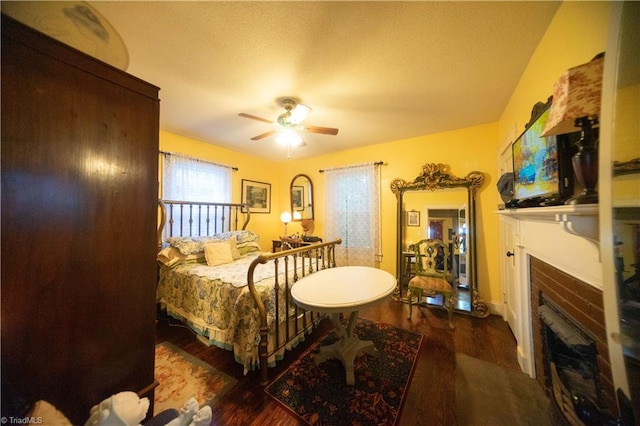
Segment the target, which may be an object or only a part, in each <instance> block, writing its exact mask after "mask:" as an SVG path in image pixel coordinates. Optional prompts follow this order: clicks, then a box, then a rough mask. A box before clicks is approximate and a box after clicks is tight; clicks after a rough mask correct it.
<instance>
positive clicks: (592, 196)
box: [542, 53, 604, 204]
mask: <svg viewBox="0 0 640 426" xmlns="http://www.w3.org/2000/svg"><path fill="white" fill-rule="evenodd" d="M603 69H604V53H600V54H598V55H597V56H596V57H595V58H593V59H592V60H591V61H590V62H587V63H586V64H582V65H578V66H577V67H573V68H570V69H569V70H567V71H566V72H565V73H564V74H562V75H561V76H560V79H559V80H558V81H557V82H556V84H555V86H554V89H553V103H552V104H551V111H550V113H549V119H548V120H547V125H546V126H545V128H544V130H543V131H542V136H555V135H562V134H565V133H573V132H576V131H580V132H581V138H580V140H579V141H578V142H577V146H578V151H577V152H576V153H575V154H574V156H573V157H572V159H571V162H572V164H573V171H574V172H575V175H576V178H577V179H578V181H579V182H580V183H581V184H582V187H583V188H584V190H583V192H582V194H580V195H578V196H577V197H573V198H571V199H569V200H568V201H567V202H566V203H567V204H592V203H597V202H598V193H597V192H596V189H595V187H596V184H597V183H598V128H594V126H596V125H597V124H598V116H599V115H600V98H601V94H602V72H603Z"/></svg>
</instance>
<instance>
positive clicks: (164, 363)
mask: <svg viewBox="0 0 640 426" xmlns="http://www.w3.org/2000/svg"><path fill="white" fill-rule="evenodd" d="M155 375H156V380H157V381H158V382H159V383H160V385H159V386H158V387H157V388H156V391H155V398H154V408H153V412H154V415H155V414H158V413H159V412H161V411H162V410H165V409H167V408H176V409H178V410H179V409H180V408H182V406H183V405H184V403H185V402H186V401H187V400H188V399H189V398H191V397H192V396H193V397H195V398H196V399H197V400H198V403H199V404H200V406H201V407H202V406H204V405H209V406H211V405H212V404H213V403H215V402H216V401H218V400H219V399H220V398H222V396H223V395H225V394H226V393H227V392H228V391H229V390H230V389H231V388H232V387H233V386H234V385H235V384H236V383H237V380H236V379H234V378H233V377H231V376H228V375H226V374H224V373H222V372H221V371H218V370H216V369H215V368H213V367H211V366H210V365H209V364H207V363H205V362H203V361H201V360H199V359H198V358H196V357H194V356H192V355H190V354H188V353H186V352H185V351H183V350H182V349H180V348H178V347H177V346H175V345H173V344H171V343H169V342H162V343H159V344H157V345H156V367H155Z"/></svg>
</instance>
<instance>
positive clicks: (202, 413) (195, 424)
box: [189, 405, 213, 426]
mask: <svg viewBox="0 0 640 426" xmlns="http://www.w3.org/2000/svg"><path fill="white" fill-rule="evenodd" d="M212 415H213V413H212V412H211V407H209V406H208V405H205V406H204V407H202V408H201V409H199V410H198V412H197V413H196V415H195V416H193V421H192V422H191V424H190V425H189V426H210V425H211V417H212Z"/></svg>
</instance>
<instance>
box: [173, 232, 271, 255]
mask: <svg viewBox="0 0 640 426" xmlns="http://www.w3.org/2000/svg"><path fill="white" fill-rule="evenodd" d="M230 238H235V240H236V242H238V243H247V242H257V241H258V240H259V239H260V238H259V237H258V234H256V233H255V232H252V231H246V230H245V231H229V232H223V233H221V234H215V235H210V236H204V237H170V238H167V242H168V243H169V244H171V245H172V246H173V247H175V248H177V249H178V250H180V252H181V253H182V254H193V253H201V252H204V246H205V244H207V243H210V242H213V241H222V240H228V239H230ZM258 250H260V248H259V247H258Z"/></svg>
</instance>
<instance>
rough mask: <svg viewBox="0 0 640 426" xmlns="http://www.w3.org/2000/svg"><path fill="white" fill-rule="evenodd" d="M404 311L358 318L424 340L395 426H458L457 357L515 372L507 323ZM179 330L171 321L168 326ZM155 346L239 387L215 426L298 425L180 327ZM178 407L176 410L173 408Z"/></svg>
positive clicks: (220, 354) (222, 356)
mask: <svg viewBox="0 0 640 426" xmlns="http://www.w3.org/2000/svg"><path fill="white" fill-rule="evenodd" d="M407 314H408V306H407V305H406V304H402V303H398V302H394V301H390V302H388V303H385V304H383V305H380V306H378V307H375V308H371V309H368V310H366V311H362V312H361V313H360V316H361V317H363V318H367V319H369V320H374V321H381V322H386V323H388V324H392V325H395V326H396V327H402V328H405V329H407V330H412V331H415V332H418V333H422V334H423V335H424V339H423V342H422V347H421V350H420V353H419V355H418V361H417V364H416V367H415V370H414V373H413V378H412V380H411V384H410V386H409V389H408V392H407V395H406V397H405V401H404V405H403V407H402V411H401V413H400V418H399V422H398V424H399V425H412V426H413V425H456V424H458V423H457V420H456V414H455V413H456V405H455V404H456V402H455V370H456V366H455V354H456V353H464V354H466V355H469V356H472V357H475V358H479V359H482V360H484V361H488V362H492V363H495V364H498V365H500V366H503V367H505V368H509V369H513V370H517V371H519V366H518V362H517V359H516V342H515V339H514V337H513V335H512V334H511V331H510V329H509V327H508V325H507V323H506V322H504V321H503V320H502V318H500V317H498V316H493V315H492V316H490V317H489V318H486V319H479V318H474V317H471V316H467V315H462V314H456V315H454V324H455V327H456V328H455V330H450V329H449V327H448V323H447V315H446V312H445V311H443V310H440V309H429V308H424V307H423V308H419V309H416V308H415V307H414V311H413V318H412V320H411V321H409V320H407ZM172 323H173V324H174V325H177V323H176V322H175V321H173V322H172ZM330 328H331V323H330V322H329V320H324V321H323V322H322V324H321V326H320V329H318V330H316V331H315V332H314V333H313V335H312V336H311V338H309V339H307V342H305V343H304V344H303V345H300V346H299V347H298V348H296V350H295V351H294V352H290V353H288V354H287V357H286V359H285V361H283V362H282V363H280V364H279V365H278V366H277V367H275V368H274V369H272V370H271V371H270V374H271V376H270V377H276V375H277V374H278V373H279V372H280V371H282V369H283V367H285V365H284V364H286V363H288V362H291V360H294V359H296V358H297V357H298V355H300V354H301V353H302V352H303V351H304V349H306V348H307V347H308V346H309V345H310V344H312V343H313V342H314V341H315V339H317V337H318V336H321V335H323V331H325V330H329V329H330ZM156 340H157V341H158V342H162V341H169V342H172V343H173V344H175V345H177V346H179V347H180V348H182V349H183V350H185V351H186V352H188V353H190V354H192V355H194V356H196V357H198V358H200V359H201V360H203V361H205V362H207V363H208V364H210V365H212V366H213V367H215V368H217V369H219V370H221V371H224V372H225V373H227V374H229V375H231V376H233V377H235V378H236V379H238V384H237V385H236V386H235V387H234V388H233V389H232V390H231V391H230V392H229V393H228V394H227V395H225V396H224V397H223V399H222V400H221V401H220V402H219V403H217V404H215V406H213V407H211V408H212V409H213V422H212V424H214V425H298V424H300V423H299V422H298V420H297V419H296V418H295V417H293V416H292V415H290V414H289V413H288V412H287V410H286V409H284V408H282V406H280V405H279V404H278V403H277V402H275V401H274V400H273V399H272V398H271V397H270V396H269V395H267V394H266V392H264V390H263V388H262V387H261V386H260V384H259V378H258V372H250V373H249V374H247V375H246V376H243V375H242V366H241V365H240V364H238V363H236V362H235V361H234V360H233V355H232V353H231V352H228V351H225V350H222V349H218V348H215V347H206V346H204V345H203V344H202V343H200V342H199V341H198V340H196V338H195V336H194V335H193V334H192V332H191V331H190V330H188V329H186V328H184V327H183V326H171V325H169V324H168V322H167V321H166V320H162V319H161V320H159V321H158V325H157V338H156ZM176 408H180V407H176Z"/></svg>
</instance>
